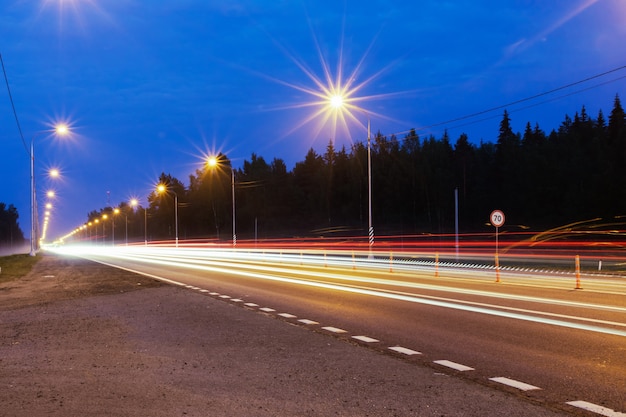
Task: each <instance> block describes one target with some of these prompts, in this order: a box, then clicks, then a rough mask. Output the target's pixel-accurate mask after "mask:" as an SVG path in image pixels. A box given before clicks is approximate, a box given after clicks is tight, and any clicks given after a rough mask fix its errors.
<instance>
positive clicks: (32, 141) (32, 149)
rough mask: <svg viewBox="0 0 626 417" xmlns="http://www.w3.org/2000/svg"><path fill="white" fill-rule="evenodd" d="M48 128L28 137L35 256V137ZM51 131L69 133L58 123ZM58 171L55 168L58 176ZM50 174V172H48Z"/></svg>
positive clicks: (33, 253)
mask: <svg viewBox="0 0 626 417" xmlns="http://www.w3.org/2000/svg"><path fill="white" fill-rule="evenodd" d="M49 132H50V131H49V130H42V131H39V132H36V133H35V134H34V135H33V136H32V137H31V139H30V155H29V156H30V256H35V255H36V251H37V237H36V234H37V228H36V227H35V224H36V219H37V213H36V211H37V210H36V201H37V197H36V195H35V138H36V137H37V136H39V135H41V134H42V133H49ZM53 132H56V134H57V135H59V136H64V135H66V134H68V133H69V129H68V127H67V125H65V124H58V125H57V126H55V129H54V131H53ZM58 173H59V171H58V170H56V174H57V176H58ZM50 174H51V175H52V172H50Z"/></svg>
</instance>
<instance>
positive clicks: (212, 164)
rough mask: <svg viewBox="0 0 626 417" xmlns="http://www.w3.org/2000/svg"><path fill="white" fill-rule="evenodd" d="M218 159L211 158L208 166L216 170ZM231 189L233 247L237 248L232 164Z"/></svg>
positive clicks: (233, 170) (232, 169)
mask: <svg viewBox="0 0 626 417" xmlns="http://www.w3.org/2000/svg"><path fill="white" fill-rule="evenodd" d="M219 162H220V161H218V159H217V157H215V156H211V157H209V159H208V160H207V165H208V166H209V168H215V167H217V166H218V165H219ZM230 187H231V191H232V206H233V247H235V246H237V232H236V229H235V227H236V221H235V169H234V168H233V166H232V164H231V166H230Z"/></svg>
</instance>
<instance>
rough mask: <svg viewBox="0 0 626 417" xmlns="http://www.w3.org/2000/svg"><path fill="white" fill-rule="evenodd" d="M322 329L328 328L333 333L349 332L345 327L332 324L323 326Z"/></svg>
mask: <svg viewBox="0 0 626 417" xmlns="http://www.w3.org/2000/svg"><path fill="white" fill-rule="evenodd" d="M322 329H324V330H328V331H329V332H333V333H347V331H345V330H344V329H338V328H337V327H332V326H327V327H322Z"/></svg>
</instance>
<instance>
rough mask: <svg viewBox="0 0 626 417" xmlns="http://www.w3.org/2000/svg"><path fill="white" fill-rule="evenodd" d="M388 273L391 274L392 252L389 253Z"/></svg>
mask: <svg viewBox="0 0 626 417" xmlns="http://www.w3.org/2000/svg"><path fill="white" fill-rule="evenodd" d="M389 272H393V252H389Z"/></svg>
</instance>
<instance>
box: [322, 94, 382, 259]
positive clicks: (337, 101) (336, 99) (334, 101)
mask: <svg viewBox="0 0 626 417" xmlns="http://www.w3.org/2000/svg"><path fill="white" fill-rule="evenodd" d="M328 105H329V106H330V107H333V108H334V109H335V110H336V111H338V112H339V111H341V110H342V109H344V108H345V107H346V106H347V107H349V108H352V109H355V110H360V111H362V112H363V114H365V117H367V234H368V238H369V250H370V254H369V257H370V258H371V257H372V247H373V246H374V226H373V224H372V132H371V122H370V115H369V113H367V112H366V111H365V110H363V109H361V108H360V107H356V106H353V105H350V104H348V103H346V100H344V97H342V96H341V95H340V94H334V95H332V96H330V97H328ZM348 113H349V115H350V117H352V118H354V116H353V115H352V113H350V112H349V111H348ZM342 117H343V116H342Z"/></svg>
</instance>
